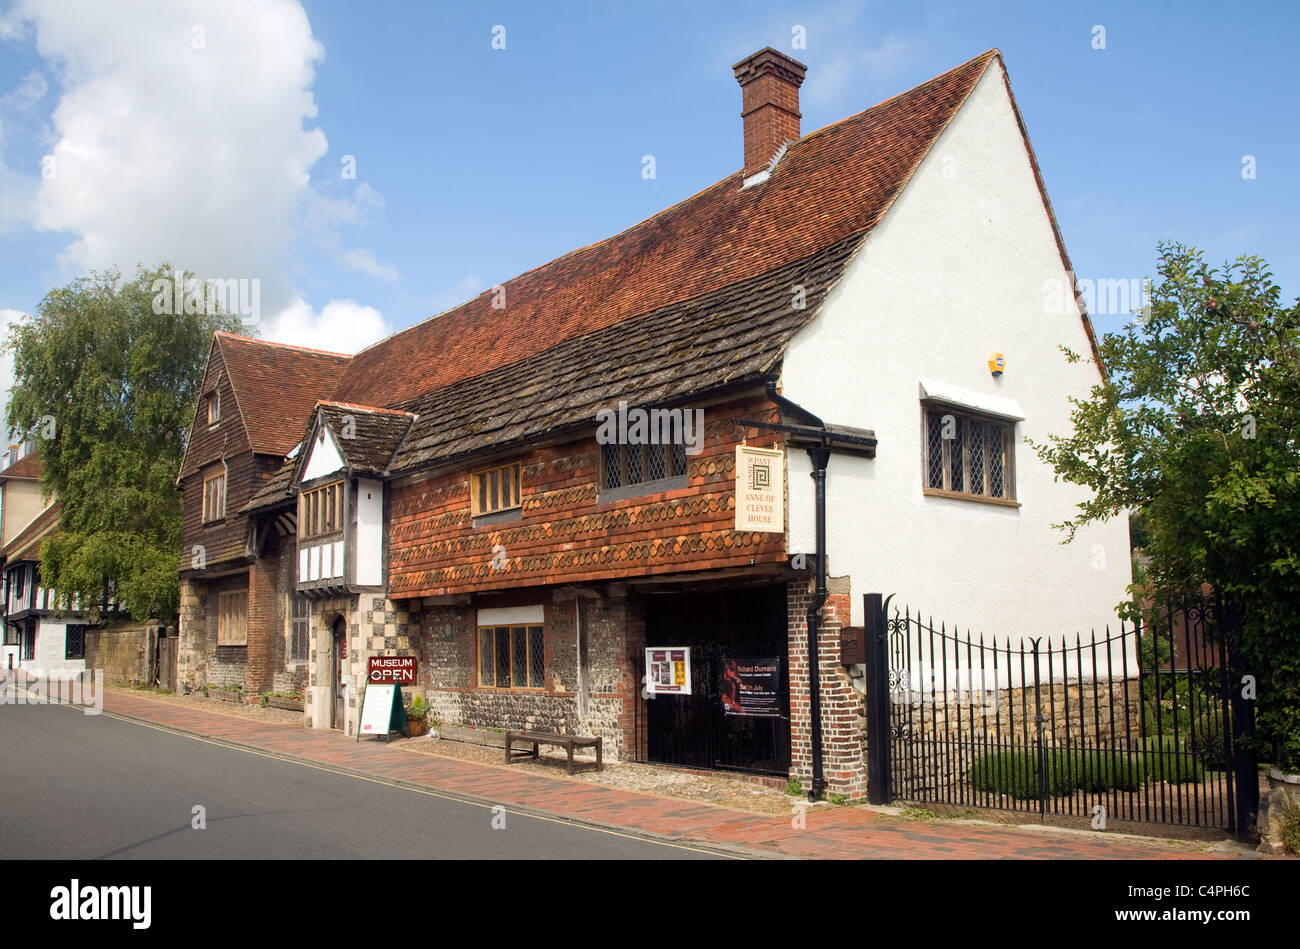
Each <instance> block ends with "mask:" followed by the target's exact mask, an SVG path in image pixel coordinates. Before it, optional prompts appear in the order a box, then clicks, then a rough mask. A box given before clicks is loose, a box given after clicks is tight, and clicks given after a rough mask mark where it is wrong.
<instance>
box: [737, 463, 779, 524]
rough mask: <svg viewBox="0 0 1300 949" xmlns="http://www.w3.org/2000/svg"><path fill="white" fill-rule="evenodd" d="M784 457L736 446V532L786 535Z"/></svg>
mask: <svg viewBox="0 0 1300 949" xmlns="http://www.w3.org/2000/svg"><path fill="white" fill-rule="evenodd" d="M784 479H785V455H784V454H783V453H782V452H781V451H778V450H777V449H774V448H750V447H749V446H747V445H737V446H736V530H738V531H767V532H769V533H777V534H780V533H783V532H784V531H785V480H784Z"/></svg>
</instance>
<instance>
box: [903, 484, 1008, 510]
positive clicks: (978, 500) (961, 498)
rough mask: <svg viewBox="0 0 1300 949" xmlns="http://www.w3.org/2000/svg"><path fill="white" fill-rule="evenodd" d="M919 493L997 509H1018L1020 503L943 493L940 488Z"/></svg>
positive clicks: (955, 492)
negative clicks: (994, 506)
mask: <svg viewBox="0 0 1300 949" xmlns="http://www.w3.org/2000/svg"><path fill="white" fill-rule="evenodd" d="M921 493H922V494H923V495H925V496H926V497H930V498H950V499H951V500H953V501H974V502H975V503H976V504H993V505H996V506H998V507H1020V502H1019V501H1015V500H1012V499H1009V498H986V497H984V496H982V495H979V494H962V493H961V492H960V491H944V490H942V489H941V488H926V487H922V488H921Z"/></svg>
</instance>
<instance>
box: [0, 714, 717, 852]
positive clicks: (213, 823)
mask: <svg viewBox="0 0 1300 949" xmlns="http://www.w3.org/2000/svg"><path fill="white" fill-rule="evenodd" d="M196 805H200V806H202V807H203V809H204V812H205V817H206V825H207V826H206V829H202V830H197V829H194V827H193V821H194V810H193V808H194V807H195V806H196ZM495 816H496V819H497V822H498V823H500V820H501V817H502V815H500V814H497V815H495ZM493 818H494V814H493V811H492V810H491V807H490V805H485V804H477V803H473V802H469V801H463V800H459V799H451V798H448V797H445V796H439V795H435V794H428V793H422V792H420V791H414V790H408V789H405V788H400V787H394V786H391V785H385V784H381V783H377V782H373V781H368V780H364V779H361V778H356V777H351V776H348V775H344V774H338V773H331V772H329V771H325V770H321V769H317V768H313V767H310V766H308V765H302V764H297V763H295V762H291V761H282V760H279V759H276V758H271V757H266V756H263V755H259V754H255V753H251V752H245V751H240V750H237V749H233V748H229V747H225V746H221V745H216V744H211V743H208V742H205V741H202V740H199V739H195V738H189V737H185V736H183V735H178V734H175V733H171V732H166V731H161V730H158V729H154V728H150V727H148V726H144V725H139V724H136V723H134V722H130V721H126V720H123V719H118V718H113V717H111V716H110V715H107V714H103V715H94V716H89V715H85V714H83V713H82V712H81V711H80V710H77V709H72V708H67V707H62V706H49V705H37V706H32V705H3V706H0V858H4V859H13V858H49V859H71V860H90V859H119V858H139V859H149V858H178V859H205V860H210V859H284V858H292V859H309V860H311V859H331V858H361V859H366V858H399V859H412V858H419V859H442V858H451V859H476V858H477V859H489V860H490V859H551V860H563V859H652V860H653V859H691V858H706V857H709V856H712V855H711V854H709V853H706V852H702V851H700V850H697V849H691V848H686V847H679V846H675V845H673V844H668V843H663V842H659V841H655V840H651V839H649V838H642V837H635V836H630V835H626V834H620V833H613V832H605V831H601V830H599V829H593V828H590V827H585V826H582V825H579V824H572V823H568V822H565V821H560V820H548V819H545V818H539V817H532V816H528V815H525V814H519V813H514V812H510V811H507V812H506V813H505V814H504V821H505V827H504V828H503V829H494V828H493V826H492V824H493Z"/></svg>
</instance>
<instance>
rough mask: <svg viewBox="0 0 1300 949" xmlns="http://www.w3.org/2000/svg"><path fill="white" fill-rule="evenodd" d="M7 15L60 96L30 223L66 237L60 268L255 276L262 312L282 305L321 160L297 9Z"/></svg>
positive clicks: (80, 3)
mask: <svg viewBox="0 0 1300 949" xmlns="http://www.w3.org/2000/svg"><path fill="white" fill-rule="evenodd" d="M5 22H6V23H7V26H6V30H7V31H8V32H9V33H11V34H12V33H14V32H15V29H16V27H21V30H20V32H25V33H30V34H31V35H32V36H33V37H34V40H35V45H36V49H37V51H38V52H39V53H40V55H41V56H42V57H43V58H44V59H45V61H46V62H47V64H49V65H50V67H51V68H52V69H53V70H54V71H55V73H56V75H57V77H58V79H59V84H60V87H61V91H62V95H61V98H60V100H59V102H58V105H57V107H56V108H55V110H54V113H53V116H52V119H51V122H52V126H53V132H54V139H55V144H54V146H53V148H52V150H51V154H52V155H53V157H54V168H53V171H54V177H52V178H44V177H42V178H40V179H39V183H38V185H37V186H36V191H35V196H34V200H33V202H32V207H31V209H30V214H31V221H32V223H33V224H34V225H35V226H36V227H37V228H39V229H44V230H51V231H62V232H67V233H68V234H70V235H73V240H72V241H71V243H70V244H69V245H68V246H67V247H66V248H65V249H64V252H63V254H62V255H61V258H60V262H61V264H62V265H63V268H64V270H65V273H66V274H67V275H68V276H74V275H76V274H79V273H81V272H84V271H85V270H88V269H91V268H103V267H105V266H110V265H111V266H117V267H119V268H120V269H121V270H122V271H123V272H124V273H131V272H134V270H135V265H136V264H137V263H142V264H144V265H146V266H152V265H153V264H156V263H158V262H160V261H162V260H169V261H170V262H171V263H173V264H174V265H176V266H178V267H186V268H188V269H190V270H192V271H194V272H195V273H197V274H198V275H199V276H201V277H211V278H225V279H232V278H233V279H240V278H258V279H260V280H261V283H262V287H263V305H264V307H265V308H266V309H268V310H270V311H276V310H278V309H281V308H284V307H287V306H289V304H290V303H291V302H292V301H293V300H294V299H295V296H296V294H295V293H294V291H293V285H292V279H291V277H290V276H289V273H290V270H289V266H288V263H287V254H288V250H289V247H290V245H291V244H292V242H293V241H294V239H295V237H296V229H295V224H296V222H298V221H299V220H300V216H301V214H302V212H303V205H304V204H305V203H307V202H308V201H309V200H310V198H311V197H312V194H311V185H310V182H309V171H310V169H311V167H312V165H313V164H314V163H315V162H316V161H317V160H318V159H320V158H321V156H323V155H324V154H325V151H326V140H325V134H324V132H323V131H322V130H321V129H319V128H311V127H308V126H309V124H310V122H311V120H312V119H314V118H315V116H316V103H315V101H314V99H313V96H312V92H311V85H312V82H313V80H314V78H315V67H316V64H317V63H318V62H319V61H320V60H321V59H322V57H323V55H324V50H323V48H322V47H321V45H320V44H319V43H318V42H317V41H316V40H315V38H314V37H313V36H312V31H311V25H310V24H309V23H308V20H307V16H306V13H305V12H304V10H303V8H302V7H301V5H300V4H299V3H298V2H296V0H222V2H216V3H214V2H207V0H169V2H168V3H165V4H159V3H156V2H154V0H114V2H113V3H103V2H101V0H62V2H60V3H56V4H51V3H45V2H42V0H18V3H17V4H16V5H15V6H14V7H13V8H12V10H11V12H10V15H9V16H8V17H7V19H6V21H5ZM25 88H26V92H25V94H26V95H27V96H28V97H30V96H31V95H33V94H34V93H35V92H36V91H37V89H36V88H35V87H34V86H27V87H25ZM0 172H3V168H2V167H0ZM0 185H3V182H0Z"/></svg>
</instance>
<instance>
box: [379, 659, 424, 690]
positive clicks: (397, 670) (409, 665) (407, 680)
mask: <svg viewBox="0 0 1300 949" xmlns="http://www.w3.org/2000/svg"><path fill="white" fill-rule="evenodd" d="M415 672H416V664H415V657H414V656H371V657H370V681H371V682H394V683H396V684H397V685H415Z"/></svg>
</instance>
